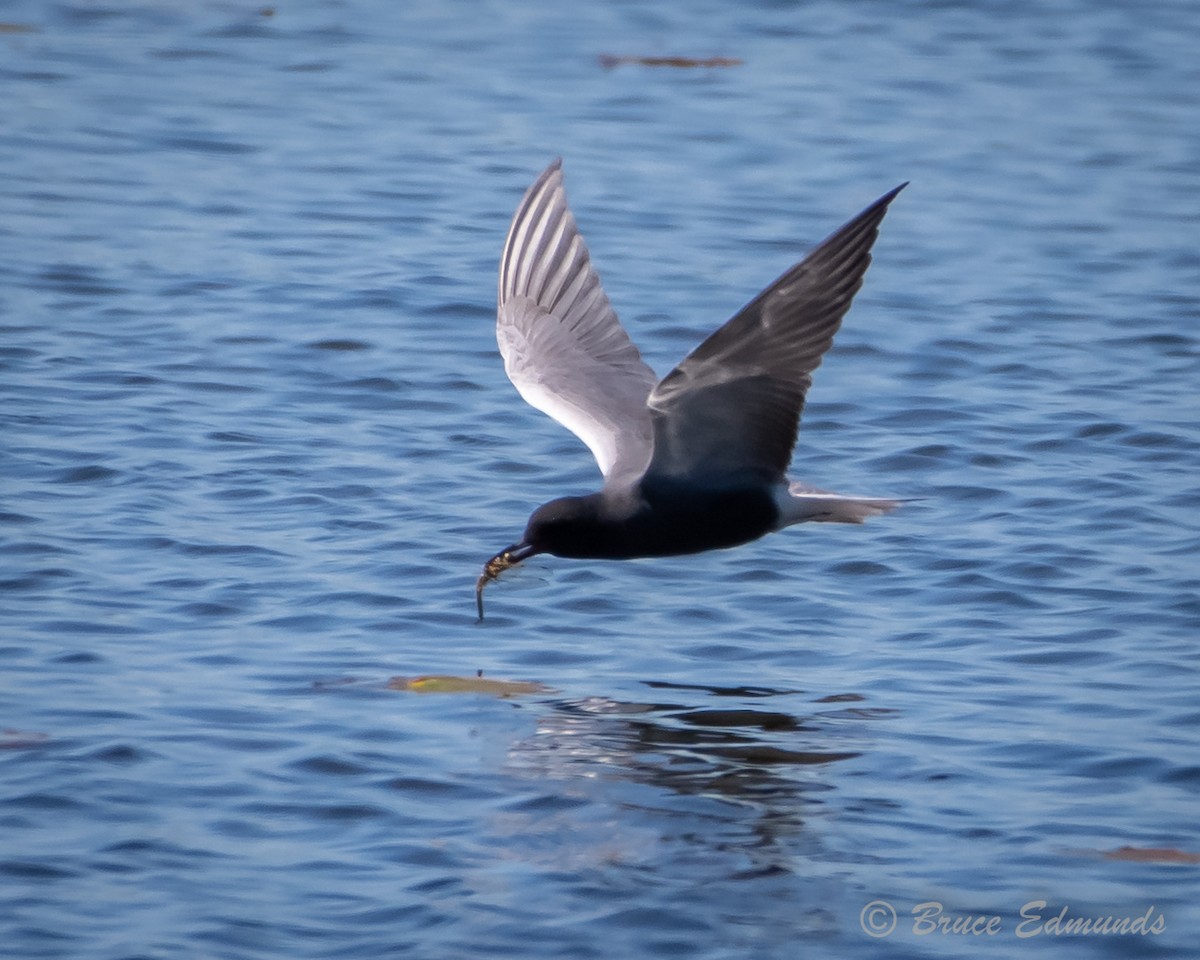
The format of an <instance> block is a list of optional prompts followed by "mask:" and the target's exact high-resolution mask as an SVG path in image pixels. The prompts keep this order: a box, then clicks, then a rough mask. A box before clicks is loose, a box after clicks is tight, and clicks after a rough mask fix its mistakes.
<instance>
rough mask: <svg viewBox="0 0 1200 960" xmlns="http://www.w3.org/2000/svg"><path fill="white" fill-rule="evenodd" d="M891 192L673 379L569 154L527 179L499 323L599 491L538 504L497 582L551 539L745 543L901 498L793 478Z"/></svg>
mask: <svg viewBox="0 0 1200 960" xmlns="http://www.w3.org/2000/svg"><path fill="white" fill-rule="evenodd" d="M905 186H907V184H901V185H900V186H898V187H896V189H894V190H892V191H890V192H888V193H885V194H884V195H883V196H882V197H880V198H879V199H878V200H876V201H875V202H874V203H873V204H871V205H870V206H869V207H867V209H866V210H864V211H863V212H862V213H860V214H859V215H858V216H857V217H855V218H854V219H853V220H851V221H850V222H849V223H847V224H846V225H845V226H843V227H842V228H841V229H840V230H838V231H836V232H835V233H834V234H832V235H831V236H830V237H829V238H828V239H826V240H825V241H824V242H823V243H821V244H820V245H819V246H817V247H816V248H815V249H814V250H813V251H812V252H811V253H809V255H808V256H807V257H805V258H804V259H803V260H801V261H800V262H799V263H798V264H796V265H795V266H794V267H792V268H791V269H789V270H787V271H786V272H785V273H784V274H783V276H781V277H780V278H779V279H778V280H776V281H775V282H774V283H772V284H771V285H770V286H769V287H767V288H766V289H765V290H764V291H763V292H762V293H760V294H759V295H758V296H757V297H755V298H754V299H753V300H751V301H750V303H748V304H747V305H746V306H745V307H743V308H742V309H741V310H740V311H739V312H738V313H737V314H735V315H734V317H733V318H732V319H731V320H729V321H728V322H726V323H725V325H724V326H722V327H721V328H720V329H718V330H717V331H716V332H715V333H713V334H712V335H711V336H710V337H709V338H708V339H707V340H705V341H704V342H703V343H701V344H700V346H698V347H696V349H695V350H693V351H692V352H691V353H689V354H688V355H687V356H686V357H685V358H684V359H683V361H682V362H680V364H679V365H678V366H677V367H675V369H674V370H672V371H671V372H670V373H668V374H667V375H666V376H665V377H663V378H662V379H661V380H659V379H658V377H656V376H655V375H654V371H652V370H651V369H650V368H649V367H648V366H647V365H646V364H645V363H644V362H643V360H642V358H641V355H640V354H639V353H638V350H637V347H635V346H634V345H633V343H632V341H631V340H630V339H629V335H628V334H627V333H626V332H625V330H624V329H623V328H622V327H621V324H620V321H618V320H617V315H616V313H615V312H614V311H613V308H612V305H611V304H610V303H609V301H608V297H607V295H606V294H605V293H604V289H603V287H601V285H600V278H599V276H597V274H596V271H595V270H593V269H592V263H591V258H590V256H589V255H588V249H587V246H586V245H585V244H584V242H583V237H582V236H580V234H579V230H578V228H577V227H576V225H575V217H574V216H573V215H572V214H571V210H570V208H569V207H568V206H567V198H566V194H565V192H564V191H563V175H562V161H561V160H555V161H554V162H553V163H552V164H550V166H549V167H547V168H546V169H545V171H543V172H542V175H541V176H539V177H538V178H537V180H536V181H534V184H533V186H531V187H530V188H529V190H528V191H527V192H526V193H525V196H524V198H522V200H521V203H520V206H518V207H517V212H516V214H515V215H514V216H513V220H512V225H511V226H510V227H509V230H508V238H507V239H506V240H505V242H504V252H503V254H502V255H501V258H500V284H499V306H498V311H497V322H496V340H497V342H498V343H499V345H500V353H501V355H502V356H503V357H504V369H505V372H506V373H507V374H508V377H509V379H510V380H511V381H512V382H513V385H514V386H515V387H516V388H517V390H518V391H519V392H520V394H521V396H522V397H524V398H525V400H526V402H528V403H529V404H530V405H531V406H534V407H536V408H537V409H539V410H541V411H542V412H543V413H546V414H548V415H549V416H551V417H553V418H554V419H555V420H557V421H558V422H559V423H561V424H562V425H563V426H565V427H566V428H567V429H568V430H570V431H572V432H573V433H574V434H575V435H576V436H577V437H579V439H580V440H582V441H583V442H584V443H585V444H587V446H588V447H589V448H590V449H591V451H592V454H593V455H594V456H595V458H596V463H597V464H599V466H600V472H601V473H602V474H603V475H604V484H603V486H602V487H601V488H600V490H599V491H598V492H596V493H589V494H586V495H585V496H572V497H560V498H558V499H556V500H551V501H550V502H549V503H546V504H543V505H542V506H540V507H538V508H537V509H536V510H535V511H534V512H533V515H532V516H531V517H530V518H529V523H528V525H527V526H526V527H525V533H524V534H523V535H522V536H521V539H520V541H518V542H517V543H514V544H513V545H512V546H511V547H506V548H505V549H503V550H501V551H500V552H499V553H498V554H496V555H495V556H494V557H492V558H491V559H490V560H488V561H487V563H485V564H484V567H483V573H482V574H481V575H480V577H479V580H478V582H477V583H476V586H475V599H476V604H477V606H478V609H479V619H480V620H482V619H483V588H484V587H485V586H486V585H487V584H488V583H489V582H491V581H492V580H494V579H495V578H496V577H498V576H499V575H500V574H501V573H503V572H504V571H505V570H507V569H509V568H510V567H513V566H516V565H517V564H518V563H520V562H521V561H523V560H525V559H527V558H529V557H532V556H533V555H534V554H539V553H550V554H554V555H555V556H559V557H573V558H577V559H587V560H590V559H605V560H626V559H631V558H634V557H664V556H672V555H677V554H687V553H699V552H700V551H703V550H716V549H720V548H724V547H735V546H738V545H739V544H743V543H748V542H749V541H751V540H757V539H758V538H759V537H761V536H763V534H766V533H771V532H772V531H775V530H782V529H783V528H784V527H788V526H791V525H792V524H794V523H804V522H807V521H816V522H825V523H862V522H863V521H864V520H865V519H866V518H867V517H872V516H877V515H879V514H883V513H887V512H888V511H889V510H892V509H893V508H894V507H896V506H897V505H898V504H899V503H900V501H899V500H894V499H888V498H882V497H856V496H844V495H842V494H839V493H831V492H829V491H827V490H819V489H817V488H815V487H810V486H808V485H806V484H803V483H799V482H796V481H793V480H790V479H789V478H788V477H787V474H786V471H787V468H788V464H789V462H790V461H791V458H792V449H793V448H794V447H795V444H796V431H797V429H798V428H799V425H800V411H801V409H802V408H803V407H804V397H805V394H806V393H807V392H808V388H809V386H810V385H811V383H812V372H813V371H814V370H815V369H816V368H817V367H818V366H819V365H820V363H821V358H822V357H823V356H824V355H825V352H826V351H827V350H828V349H829V346H830V344H831V343H832V342H833V335H834V334H835V333H836V332H837V330H838V327H839V326H840V325H841V322H842V317H843V316H844V315H845V313H846V311H847V310H848V309H849V308H850V301H851V300H853V299H854V294H855V293H856V292H857V291H858V288H859V287H860V286H861V285H862V280H863V274H864V273H866V270H867V265H868V264H869V263H870V262H871V245H872V244H873V243H874V242H875V237H876V235H877V234H878V231H879V224H880V222H881V221H882V220H883V217H884V214H885V213H886V212H887V209H888V204H890V203H891V202H892V200H893V199H895V197H896V195H897V194H898V193H899V192H900V191H901V190H903V189H904V187H905Z"/></svg>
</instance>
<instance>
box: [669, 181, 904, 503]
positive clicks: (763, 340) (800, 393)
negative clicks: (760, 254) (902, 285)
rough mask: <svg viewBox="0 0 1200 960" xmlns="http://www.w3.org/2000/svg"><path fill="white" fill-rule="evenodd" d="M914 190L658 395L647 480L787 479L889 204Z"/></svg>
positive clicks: (799, 274) (695, 357) (706, 347)
mask: <svg viewBox="0 0 1200 960" xmlns="http://www.w3.org/2000/svg"><path fill="white" fill-rule="evenodd" d="M905 186H907V184H901V185H900V186H899V187H897V188H896V189H895V190H892V191H891V192H890V193H887V194H885V195H884V196H882V197H881V198H880V199H878V200H876V201H875V203H873V204H872V205H871V206H869V207H868V208H867V209H866V210H864V211H863V212H862V213H860V214H859V215H858V216H857V217H855V218H854V219H853V220H851V221H850V222H849V223H847V224H846V225H845V226H844V227H842V228H841V229H840V230H838V231H837V232H836V233H834V234H833V235H832V236H830V237H829V238H828V239H827V240H825V241H824V242H823V243H821V244H820V246H818V247H817V248H816V249H815V250H813V251H812V252H811V253H810V254H809V255H808V256H807V257H805V258H804V259H803V260H802V261H801V262H800V263H798V264H796V265H795V266H794V267H792V268H791V269H790V270H788V271H787V272H786V273H784V274H783V276H781V277H780V278H779V279H778V280H776V281H775V282H774V283H773V284H771V286H769V287H767V289H766V290H764V291H763V292H762V293H760V294H759V295H758V296H757V297H755V298H754V299H753V300H752V301H751V302H750V303H749V304H747V305H746V306H745V307H744V308H743V309H742V310H741V311H740V312H739V313H737V314H736V315H735V316H734V317H733V318H732V319H731V320H729V321H728V322H727V323H726V324H725V325H724V326H722V327H721V328H720V329H719V330H717V331H716V332H715V333H714V334H712V336H710V337H709V338H708V339H707V340H705V341H704V342H703V343H701V344H700V346H698V347H697V348H696V349H695V350H693V351H692V352H691V353H690V354H688V356H687V357H685V358H684V360H683V362H682V363H680V364H679V366H677V367H676V368H675V369H674V370H672V371H671V372H670V373H669V374H668V375H667V376H666V377H664V378H663V380H662V382H661V383H659V384H658V386H657V387H655V388H654V391H653V392H652V393H651V394H650V397H649V400H648V401H647V402H648V404H649V407H650V410H651V415H652V420H653V426H654V455H653V458H652V460H651V462H650V466H649V469H648V470H647V476H651V477H683V476H692V477H705V478H707V479H709V480H711V482H713V483H715V484H725V483H729V482H737V481H740V480H742V479H747V480H749V479H754V480H759V481H772V480H778V479H780V478H782V477H783V474H784V471H785V470H787V467H788V463H789V462H790V461H791V457H792V449H793V448H794V447H795V444H796V431H797V429H798V428H799V425H800V411H801V409H802V408H803V406H804V397H805V394H806V393H807V391H808V388H809V386H811V384H812V376H811V374H812V371H813V370H815V369H816V368H817V367H818V366H820V363H821V358H822V357H823V356H824V355H825V351H826V350H828V349H829V346H830V344H831V343H832V342H833V335H834V334H835V333H836V332H837V329H838V327H839V326H841V322H842V317H843V316H845V314H846V311H847V310H848V309H849V308H850V301H851V300H852V299H853V298H854V294H855V293H857V292H858V288H859V287H860V286H861V285H862V279H863V274H864V273H865V272H866V270H867V266H868V265H869V264H870V262H871V254H870V250H871V245H872V244H873V243H874V242H875V237H876V236H877V235H878V231H879V224H880V222H881V221H882V220H883V216H884V214H885V213H886V212H887V208H888V204H889V203H891V202H892V200H893V199H894V198H895V196H896V194H898V193H899V192H900V191H901V190H903V189H904V187H905Z"/></svg>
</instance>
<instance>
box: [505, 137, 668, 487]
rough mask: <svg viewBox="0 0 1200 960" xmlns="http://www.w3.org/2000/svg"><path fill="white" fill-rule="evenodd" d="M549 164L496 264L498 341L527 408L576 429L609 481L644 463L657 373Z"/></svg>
mask: <svg viewBox="0 0 1200 960" xmlns="http://www.w3.org/2000/svg"><path fill="white" fill-rule="evenodd" d="M561 168H562V161H561V160H555V161H554V162H553V163H552V164H550V166H549V167H547V168H546V170H545V171H543V173H542V175H541V176H540V177H538V179H537V180H536V181H535V182H534V184H533V186H532V187H530V188H529V190H528V191H527V192H526V194H525V196H524V198H523V199H522V200H521V204H520V206H519V207H518V208H517V212H516V214H514V216H513V221H512V226H511V227H509V230H508V238H507V239H506V240H505V242H504V253H503V254H502V256H501V258H500V289H499V308H498V310H497V321H496V342H497V343H498V344H499V345H500V354H501V356H503V357H504V370H505V372H506V373H507V374H508V378H509V379H510V380H511V381H512V382H513V385H514V386H515V387H516V388H517V390H518V391H519V392H520V394H521V396H522V397H524V398H525V401H526V402H527V403H529V404H530V406H533V407H536V408H537V409H538V410H541V411H542V412H543V413H546V414H548V415H549V416H551V417H553V418H554V419H555V420H557V421H558V422H559V423H561V424H562V425H563V426H564V427H566V428H567V429H568V430H570V431H571V432H572V433H574V434H575V435H576V436H577V437H579V439H580V440H582V441H583V442H584V443H585V444H587V446H588V448H589V449H590V450H591V451H592V454H593V455H594V456H595V458H596V462H597V463H598V464H599V465H600V472H601V473H603V474H604V476H605V478H606V479H607V480H611V479H612V478H613V477H614V476H617V475H626V474H640V473H641V472H642V470H643V469H644V468H645V466H646V463H647V461H648V460H649V458H650V447H651V443H652V428H651V425H650V411H649V409H648V408H647V407H646V398H647V396H648V395H649V393H650V390H651V389H652V388H653V386H654V383H655V381H656V380H657V377H655V375H654V372H653V371H652V370H651V369H650V368H649V367H648V366H646V364H645V363H644V362H643V361H642V358H641V355H640V354H639V353H638V350H637V347H635V346H634V345H633V343H632V342H631V341H630V339H629V336H628V334H626V333H625V331H624V329H622V327H621V324H620V322H619V321H618V320H617V315H616V313H615V312H614V311H613V308H612V305H611V304H610V303H609V302H608V297H607V296H606V295H605V293H604V289H603V287H601V286H600V278H599V277H598V276H597V275H596V271H595V270H593V269H592V264H591V258H590V257H589V256H588V250H587V246H586V245H585V244H584V242H583V237H581V236H580V235H579V230H578V228H577V227H576V225H575V218H574V217H573V216H572V215H571V210H570V208H569V207H568V206H567V198H566V194H565V193H564V191H563V177H562V169H561Z"/></svg>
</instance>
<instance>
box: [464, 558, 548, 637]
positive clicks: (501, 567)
mask: <svg viewBox="0 0 1200 960" xmlns="http://www.w3.org/2000/svg"><path fill="white" fill-rule="evenodd" d="M537 552H538V551H537V550H535V549H534V547H533V545H532V544H529V543H515V544H513V545H512V546H511V547H508V548H507V549H504V550H501V551H500V552H499V553H498V554H496V555H495V556H494V557H492V559H491V560H489V561H488V562H487V563H485V564H484V565H483V573H481V574H480V575H479V579H478V580H476V581H475V607H476V608H477V609H478V610H479V619H480V621H482V620H483V588H484V587H486V586H487V585H488V584H489V583H491V582H492V581H493V580H495V579H496V578H497V577H498V576H500V574H502V573H504V571H505V570H511V569H512V568H513V567H515V566H516V565H517V564H518V563H520V562H521V561H522V560H527V559H528V558H529V557H532V556H533V555H534V554H535V553H537Z"/></svg>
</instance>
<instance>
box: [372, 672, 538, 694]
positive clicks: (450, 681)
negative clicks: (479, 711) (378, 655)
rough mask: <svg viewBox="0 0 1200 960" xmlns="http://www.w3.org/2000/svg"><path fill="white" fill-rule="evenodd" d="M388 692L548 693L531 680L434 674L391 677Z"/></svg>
mask: <svg viewBox="0 0 1200 960" xmlns="http://www.w3.org/2000/svg"><path fill="white" fill-rule="evenodd" d="M388 689H389V690H407V691H409V692H411V693H486V694H489V695H491V696H493V697H519V696H522V695H525V694H530V693H550V692H551V690H550V688H549V687H547V686H546V685H545V684H543V683H536V682H534V681H532V680H492V679H490V678H485V677H483V676H482V675H477V676H474V677H456V676H450V675H442V674H434V675H431V676H426V677H392V679H391V680H389V681H388Z"/></svg>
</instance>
